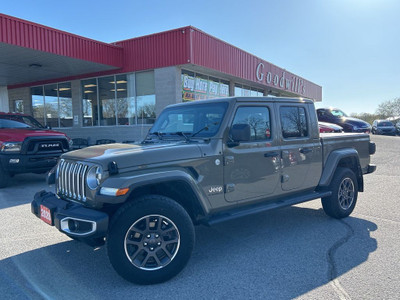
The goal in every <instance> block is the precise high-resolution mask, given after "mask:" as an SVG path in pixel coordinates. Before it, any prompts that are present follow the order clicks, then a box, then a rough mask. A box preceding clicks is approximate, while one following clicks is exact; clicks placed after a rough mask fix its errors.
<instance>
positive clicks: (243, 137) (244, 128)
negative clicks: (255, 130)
mask: <svg viewBox="0 0 400 300" xmlns="http://www.w3.org/2000/svg"><path fill="white" fill-rule="evenodd" d="M229 136H230V138H231V139H232V142H233V143H235V144H237V145H238V144H239V143H240V142H248V141H250V125H249V124H234V125H233V126H232V128H231V130H230V131H229Z"/></svg>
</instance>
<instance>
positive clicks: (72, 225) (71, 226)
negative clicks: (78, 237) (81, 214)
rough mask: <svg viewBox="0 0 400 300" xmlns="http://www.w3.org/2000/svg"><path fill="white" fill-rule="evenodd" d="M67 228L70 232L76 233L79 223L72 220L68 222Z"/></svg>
mask: <svg viewBox="0 0 400 300" xmlns="http://www.w3.org/2000/svg"><path fill="white" fill-rule="evenodd" d="M68 228H69V230H70V231H71V232H75V231H78V229H79V222H78V221H76V220H73V219H69V220H68Z"/></svg>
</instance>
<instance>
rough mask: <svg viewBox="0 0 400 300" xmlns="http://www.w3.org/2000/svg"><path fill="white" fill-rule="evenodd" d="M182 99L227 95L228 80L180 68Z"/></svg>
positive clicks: (189, 99)
mask: <svg viewBox="0 0 400 300" xmlns="http://www.w3.org/2000/svg"><path fill="white" fill-rule="evenodd" d="M181 80H182V101H184V102H185V101H193V100H202V99H213V98H222V97H229V82H228V81H226V80H222V79H218V78H215V77H210V76H206V75H203V74H199V73H194V72H191V71H187V70H182V75H181Z"/></svg>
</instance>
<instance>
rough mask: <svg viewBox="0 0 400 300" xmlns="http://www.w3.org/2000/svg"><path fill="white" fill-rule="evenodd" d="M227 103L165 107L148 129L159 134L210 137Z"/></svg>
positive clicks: (216, 129)
mask: <svg viewBox="0 0 400 300" xmlns="http://www.w3.org/2000/svg"><path fill="white" fill-rule="evenodd" d="M227 107H228V103H226V102H222V103H221V102H219V103H207V104H195V105H187V106H177V107H171V108H167V109H165V110H164V111H163V112H162V113H161V115H160V116H159V117H158V119H157V120H156V122H155V124H154V126H153V127H152V129H151V130H150V134H155V135H158V136H159V137H161V136H168V135H183V136H187V137H191V136H197V137H212V136H214V135H215V134H216V133H217V132H218V129H219V128H220V126H221V122H222V120H223V118H224V115H225V111H226V108H227Z"/></svg>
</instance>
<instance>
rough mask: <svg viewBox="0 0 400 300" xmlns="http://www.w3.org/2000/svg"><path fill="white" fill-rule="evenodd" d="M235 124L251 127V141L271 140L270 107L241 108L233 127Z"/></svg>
mask: <svg viewBox="0 0 400 300" xmlns="http://www.w3.org/2000/svg"><path fill="white" fill-rule="evenodd" d="M235 124H249V125H250V133H251V136H250V140H251V141H263V140H269V139H271V121H270V114H269V109H268V107H261V106H253V107H239V108H238V110H237V111H236V114H235V118H234V120H233V123H232V125H235Z"/></svg>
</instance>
